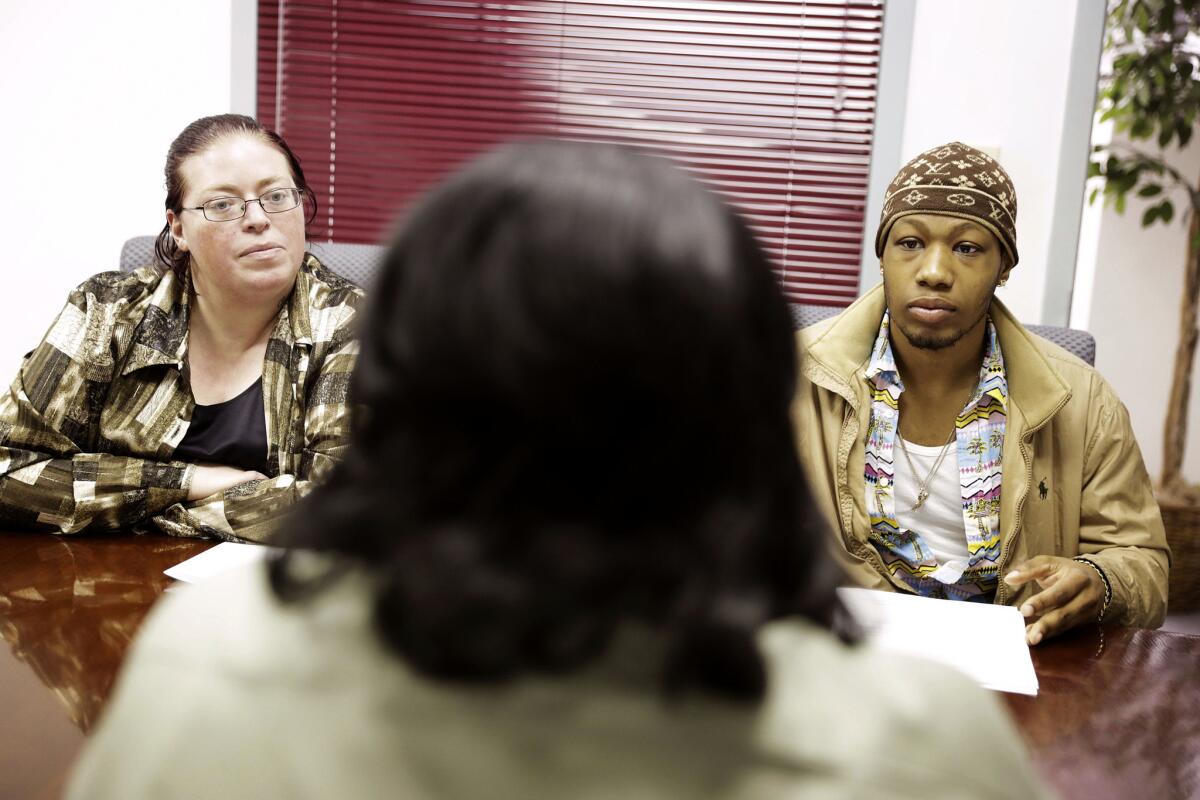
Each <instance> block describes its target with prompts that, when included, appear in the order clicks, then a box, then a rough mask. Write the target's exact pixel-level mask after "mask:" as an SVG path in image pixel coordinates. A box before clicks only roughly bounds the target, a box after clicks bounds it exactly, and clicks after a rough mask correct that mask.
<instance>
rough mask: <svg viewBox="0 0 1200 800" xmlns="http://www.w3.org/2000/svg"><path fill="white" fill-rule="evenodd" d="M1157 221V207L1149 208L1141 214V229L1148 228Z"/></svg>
mask: <svg viewBox="0 0 1200 800" xmlns="http://www.w3.org/2000/svg"><path fill="white" fill-rule="evenodd" d="M1156 219H1158V206H1150V207H1149V208H1147V209H1146V211H1145V212H1144V213H1143V214H1142V227H1143V228H1149V227H1150V226H1151V225H1153V224H1154V220H1156Z"/></svg>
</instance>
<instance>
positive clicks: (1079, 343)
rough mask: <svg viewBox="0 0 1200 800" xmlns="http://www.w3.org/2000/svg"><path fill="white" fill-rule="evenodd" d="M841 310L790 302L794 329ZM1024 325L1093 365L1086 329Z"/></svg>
mask: <svg viewBox="0 0 1200 800" xmlns="http://www.w3.org/2000/svg"><path fill="white" fill-rule="evenodd" d="M841 310H842V309H840V308H838V307H836V306H807V305H801V304H800V303H792V322H793V324H795V326H796V330H800V329H801V328H807V327H808V326H809V325H812V324H814V323H817V322H820V321H821V320H823V319H828V318H829V317H832V316H833V315H834V314H837V313H838V312H839V311H841ZM1025 327H1026V328H1028V329H1029V330H1030V331H1031V332H1032V333H1036V334H1037V335H1038V336H1041V337H1042V338H1043V339H1047V340H1049V341H1051V342H1054V343H1055V344H1056V345H1058V346H1059V347H1061V348H1062V349H1064V350H1066V351H1067V352H1068V353H1071V354H1072V355H1074V356H1076V357H1078V358H1080V359H1082V360H1083V361H1086V362H1087V363H1088V364H1091V365H1093V366H1095V364H1096V339H1095V337H1093V336H1092V335H1091V334H1090V333H1088V332H1087V331H1081V330H1077V329H1075V328H1060V327H1059V326H1057V325H1026V326H1025Z"/></svg>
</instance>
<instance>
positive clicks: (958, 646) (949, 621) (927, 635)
mask: <svg viewBox="0 0 1200 800" xmlns="http://www.w3.org/2000/svg"><path fill="white" fill-rule="evenodd" d="M838 595H839V596H840V597H841V598H842V601H843V602H844V603H845V604H846V607H847V608H849V609H850V612H851V613H852V614H854V616H855V617H856V618H857V619H858V621H859V623H860V624H861V626H862V628H863V634H864V636H865V637H866V639H867V641H868V642H871V643H872V644H874V645H875V646H877V647H880V648H882V649H885V650H890V651H893V652H898V653H904V654H905V655H911V656H918V657H920V658H926V659H928V660H930V661H937V662H938V663H941V664H946V665H947V666H950V667H954V668H955V669H957V670H958V671H959V672H963V673H965V674H966V675H968V676H970V677H972V678H974V679H975V680H976V681H978V682H979V684H980V685H981V686H983V687H984V688H985V689H995V690H996V691H1001V692H1014V693H1017V694H1029V695H1036V694H1037V693H1038V680H1037V674H1036V673H1035V672H1034V671H1033V659H1032V658H1031V657H1030V655H1029V645H1027V644H1026V643H1025V618H1024V617H1022V616H1021V612H1020V611H1018V610H1017V609H1015V608H1013V607H1012V606H997V605H992V604H990V603H959V602H954V601H951V600H933V599H931V598H928V597H917V596H915V595H908V594H900V593H898V592H879V591H874V590H872V589H845V588H843V589H838Z"/></svg>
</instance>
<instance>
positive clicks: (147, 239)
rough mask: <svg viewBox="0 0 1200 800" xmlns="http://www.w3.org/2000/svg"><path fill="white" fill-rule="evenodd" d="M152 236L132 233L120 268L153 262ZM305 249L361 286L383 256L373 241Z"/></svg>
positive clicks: (316, 244) (366, 284)
mask: <svg viewBox="0 0 1200 800" xmlns="http://www.w3.org/2000/svg"><path fill="white" fill-rule="evenodd" d="M154 239H155V237H154V236H135V237H133V238H132V239H130V240H128V241H127V242H125V244H124V246H122V247H121V271H122V272H129V271H130V270H135V269H137V268H138V267H148V266H150V265H152V264H154V263H155V260H154ZM308 250H309V252H311V253H312V254H313V255H315V256H316V257H317V258H319V259H320V260H321V263H322V264H324V265H325V266H326V267H328V268H329V269H331V270H333V271H334V272H336V273H337V274H338V275H341V276H342V277H343V278H346V279H347V280H349V281H352V282H353V283H356V284H358V285H359V286H362V287H363V288H366V287H369V286H370V285H371V283H372V282H373V281H374V280H375V273H376V272H378V271H379V262H380V260H381V259H382V257H383V248H382V247H380V246H379V245H374V244H345V243H342V242H309V243H308Z"/></svg>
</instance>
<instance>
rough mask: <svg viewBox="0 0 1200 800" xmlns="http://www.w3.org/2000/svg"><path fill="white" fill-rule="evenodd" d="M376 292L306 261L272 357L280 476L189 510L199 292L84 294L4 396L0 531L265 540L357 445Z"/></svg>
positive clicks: (0, 404) (130, 279) (158, 275)
mask: <svg viewBox="0 0 1200 800" xmlns="http://www.w3.org/2000/svg"><path fill="white" fill-rule="evenodd" d="M361 302H362V290H361V289H359V288H358V287H357V286H355V285H354V284H352V283H350V282H348V281H346V280H344V279H343V278H340V277H338V276H337V275H335V274H333V273H332V272H330V271H329V270H327V269H325V268H324V267H322V266H321V264H320V262H318V261H317V259H316V258H314V257H313V256H312V255H306V256H305V258H304V263H303V264H302V265H301V269H300V272H299V274H298V275H297V277H296V286H295V288H294V289H293V290H292V293H291V295H290V297H289V298H288V300H287V302H286V303H284V305H283V307H282V308H281V309H280V312H279V316H278V318H277V319H276V322H275V329H274V331H273V332H272V333H271V338H270V340H269V341H268V343H267V352H266V358H265V359H264V361H263V376H262V380H263V405H264V408H265V413H266V426H267V443H268V453H267V463H268V467H267V475H268V479H267V480H260V481H251V482H249V483H244V484H241V485H240V486H235V487H233V488H231V489H228V490H226V491H225V492H220V493H216V494H213V495H211V496H209V497H205V498H203V499H201V500H197V501H194V502H191V503H189V502H188V501H187V494H188V488H189V487H190V485H191V480H192V476H193V474H194V473H195V466H194V465H191V464H188V463H184V462H181V461H175V460H173V459H172V455H173V454H174V452H175V448H176V447H177V446H178V445H179V442H180V441H182V439H183V437H184V434H185V433H186V432H187V429H188V425H189V423H190V420H191V417H192V410H193V409H194V408H195V401H194V400H193V398H192V392H191V389H190V384H189V380H188V367H187V343H188V336H187V330H188V292H187V291H186V287H184V286H182V285H181V284H180V281H179V280H177V279H176V277H175V276H174V274H172V273H171V272H170V271H163V272H159V271H156V270H152V269H140V270H137V271H135V272H128V273H122V272H105V273H101V274H99V275H96V276H95V277H93V278H90V279H88V280H87V281H85V282H84V283H83V284H81V285H80V286H79V287H78V288H77V289H75V290H74V291H73V292H72V293H71V296H70V298H69V299H68V300H67V304H66V306H65V307H64V308H63V310H62V312H61V313H60V314H59V315H58V318H57V319H56V320H55V321H54V324H53V325H52V326H51V328H50V331H49V333H47V334H46V337H45V339H43V340H42V342H41V344H39V345H38V346H37V348H36V349H35V350H34V351H33V352H31V353H29V354H28V355H27V356H25V359H24V361H23V362H22V364H21V370H20V372H19V373H18V375H17V378H16V380H14V381H13V383H12V387H11V388H10V389H9V392H8V393H7V394H5V395H2V396H0V524H3V525H4V526H6V527H10V528H12V527H15V528H23V529H38V530H52V531H57V532H61V533H75V532H77V531H82V530H115V529H132V530H135V531H137V532H146V531H150V530H155V529H158V530H162V531H165V532H167V533H170V534H173V535H176V536H214V537H218V538H222V539H230V540H239V539H247V540H262V539H264V538H265V537H266V536H267V535H268V534H269V533H270V532H271V531H272V529H273V527H274V523H275V522H276V521H277V520H278V518H279V516H280V515H281V514H282V513H283V512H284V511H285V510H286V509H287V508H288V507H289V506H291V504H292V503H294V502H295V501H296V500H297V499H299V498H300V497H302V496H304V495H305V494H306V493H307V492H308V491H309V489H310V488H311V486H312V482H313V481H316V480H319V479H320V478H321V477H322V476H323V475H324V474H325V473H326V472H327V471H328V470H329V468H330V467H331V466H332V465H333V464H334V463H336V462H337V461H338V460H339V458H340V456H341V453H342V450H343V448H344V447H345V441H346V434H347V432H348V430H349V416H350V409H349V406H348V403H347V390H348V387H349V380H350V373H351V371H352V370H353V369H354V362H355V358H356V356H357V353H358V343H357V341H356V339H355V338H354V335H355V334H354V322H355V315H356V312H357V309H358V306H359V305H360V303H361Z"/></svg>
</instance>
